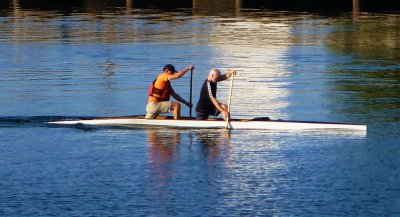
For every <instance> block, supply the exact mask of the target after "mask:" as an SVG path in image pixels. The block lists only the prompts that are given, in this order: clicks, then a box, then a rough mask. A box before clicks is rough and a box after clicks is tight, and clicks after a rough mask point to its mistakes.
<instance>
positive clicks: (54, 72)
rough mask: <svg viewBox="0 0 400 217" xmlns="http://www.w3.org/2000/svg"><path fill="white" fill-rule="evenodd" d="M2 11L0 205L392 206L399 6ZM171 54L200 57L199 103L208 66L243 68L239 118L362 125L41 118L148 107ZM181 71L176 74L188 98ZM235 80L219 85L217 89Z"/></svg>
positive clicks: (55, 211)
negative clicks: (211, 125)
mask: <svg viewBox="0 0 400 217" xmlns="http://www.w3.org/2000/svg"><path fill="white" fill-rule="evenodd" d="M1 14H2V16H1V17H0V29H1V31H2V34H1V35H0V75H1V76H0V177H1V179H0V204H1V208H0V216H397V215H400V197H399V195H400V184H399V183H400V182H399V181H400V168H399V165H400V160H399V159H400V146H399V141H400V140H399V139H400V137H399V122H398V121H399V111H400V110H399V108H400V107H399V105H400V104H399V103H400V98H399V96H398V91H399V84H400V83H399V81H400V77H399V76H398V69H399V64H400V58H399V57H398V56H397V55H396V54H395V52H393V50H395V49H396V46H397V47H398V45H399V44H398V41H397V40H394V39H395V37H394V36H395V35H397V34H398V28H397V30H396V25H398V23H399V22H398V20H399V19H400V17H399V16H397V15H385V14H361V15H359V16H357V17H356V18H355V17H354V16H353V15H352V14H341V15H338V16H323V15H319V14H312V13H288V12H273V11H269V10H245V9H243V10H242V11H241V12H240V13H233V14H231V15H229V16H228V15H226V14H225V15H224V16H219V15H210V14H208V13H202V12H199V11H191V10H189V9H188V10H186V9H182V10H178V11H174V12H171V11H159V10H150V9H146V10H140V9H132V10H130V11H126V10H125V9H124V8H108V9H107V10H105V11H95V12H93V11H89V12H82V11H79V12H76V13H75V12H71V13H69V14H63V13H59V12H58V11H52V10H48V11H43V10H39V9H37V10H22V9H21V10H18V11H17V13H16V12H15V11H14V13H12V12H11V11H8V10H3V11H2V13H1ZM382 20H383V21H385V22H381V21H382ZM382 23H385V26H384V27H382V28H381V29H382V30H381V31H374V30H375V28H376V27H377V26H380V25H381V24H382ZM396 31H397V32H396ZM366 32H367V33H369V34H364V33H366ZM361 36H362V37H361ZM369 36H370V37H369ZM372 38H386V40H380V41H381V42H382V43H381V44H380V45H379V46H375V42H373V41H372ZM360 41H361V42H362V43H359V42H360ZM166 63H172V64H174V65H175V66H176V67H177V68H178V69H182V68H184V67H186V66H187V65H190V64H194V65H195V67H196V68H195V71H194V76H193V87H192V88H193V93H194V94H193V96H192V98H193V103H194V104H196V102H197V100H198V93H199V90H200V86H201V84H202V82H203V81H204V79H205V78H206V76H207V74H208V70H209V69H211V68H214V67H216V68H220V69H222V70H223V71H225V70H227V69H230V68H234V69H237V70H238V74H237V76H235V80H234V93H233V99H232V116H233V117H235V118H253V117H265V116H269V117H270V118H272V119H293V120H309V121H334V122H353V123H363V124H367V125H368V131H367V133H357V132H348V131H329V130H328V131H290V130H289V131H268V130H260V131H259V130H250V131H248V130H233V131H230V132H228V131H226V130H224V129H220V130H215V129H214V130H210V129H203V130H194V129H170V128H158V129H143V128H122V127H87V126H72V127H71V126H68V127H67V126H54V125H51V124H47V122H48V121H51V120H60V119H66V118H67V119H68V118H80V117H83V118H87V117H98V116H119V115H136V114H144V112H145V105H146V103H147V95H146V93H147V87H148V85H149V83H150V82H151V81H153V79H154V77H155V76H157V74H158V73H160V71H161V69H162V67H163V66H164V65H165V64H166ZM189 81H190V75H189V74H186V75H185V76H184V77H183V78H181V79H178V80H174V81H173V82H172V83H173V86H174V89H175V90H176V92H178V93H179V94H180V95H181V96H182V97H183V98H185V99H189V98H190V95H189V93H190V85H189ZM229 85H230V82H221V83H219V86H218V96H217V98H218V99H219V100H220V101H221V102H226V101H227V98H228V89H229ZM188 113H189V109H188V108H187V107H184V108H183V111H182V114H183V115H185V116H187V115H188Z"/></svg>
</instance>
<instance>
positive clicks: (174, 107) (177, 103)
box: [171, 102, 181, 110]
mask: <svg viewBox="0 0 400 217" xmlns="http://www.w3.org/2000/svg"><path fill="white" fill-rule="evenodd" d="M180 108H181V104H179V102H173V103H172V104H171V110H176V109H180Z"/></svg>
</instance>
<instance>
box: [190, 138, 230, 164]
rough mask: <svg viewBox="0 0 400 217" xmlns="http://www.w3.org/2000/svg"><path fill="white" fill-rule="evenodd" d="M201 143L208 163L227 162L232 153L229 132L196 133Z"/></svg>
mask: <svg viewBox="0 0 400 217" xmlns="http://www.w3.org/2000/svg"><path fill="white" fill-rule="evenodd" d="M196 134H197V139H198V141H200V142H201V144H202V146H201V148H202V150H203V152H202V153H203V154H204V155H205V158H206V159H207V161H208V163H212V162H214V161H217V160H218V161H221V160H222V161H225V160H226V159H227V158H229V156H230V153H231V146H230V131H227V130H214V131H210V130H199V131H197V132H196Z"/></svg>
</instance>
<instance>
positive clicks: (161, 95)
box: [148, 79, 172, 101]
mask: <svg viewBox="0 0 400 217" xmlns="http://www.w3.org/2000/svg"><path fill="white" fill-rule="evenodd" d="M156 81H157V79H155V80H154V81H153V82H152V83H151V84H150V87H149V90H148V95H149V96H153V97H155V98H157V99H158V100H159V101H169V98H170V97H171V90H172V86H171V83H170V82H169V81H165V82H166V84H165V89H158V88H156V87H155V83H156Z"/></svg>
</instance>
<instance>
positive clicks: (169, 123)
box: [49, 115, 367, 131]
mask: <svg viewBox="0 0 400 217" xmlns="http://www.w3.org/2000/svg"><path fill="white" fill-rule="evenodd" d="M49 123H50V124H64V125H76V124H81V125H97V126H133V127H135V126H136V127H173V128H206V129H216V128H226V127H227V123H226V121H224V120H222V119H208V120H204V121H200V120H195V119H193V118H187V117H183V118H181V119H180V120H173V119H172V118H171V117H167V116H159V117H158V118H157V119H152V120H147V119H145V118H144V116H143V115H136V116H123V117H102V118H92V119H78V120H61V121H53V122H49ZM228 128H229V129H254V130H257V129H265V130H308V129H311V130H312V129H331V130H356V131H366V130H367V126H366V125H363V124H348V123H332V122H312V121H306V122H304V121H286V120H269V118H254V119H232V120H231V121H230V122H229V124H228Z"/></svg>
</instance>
